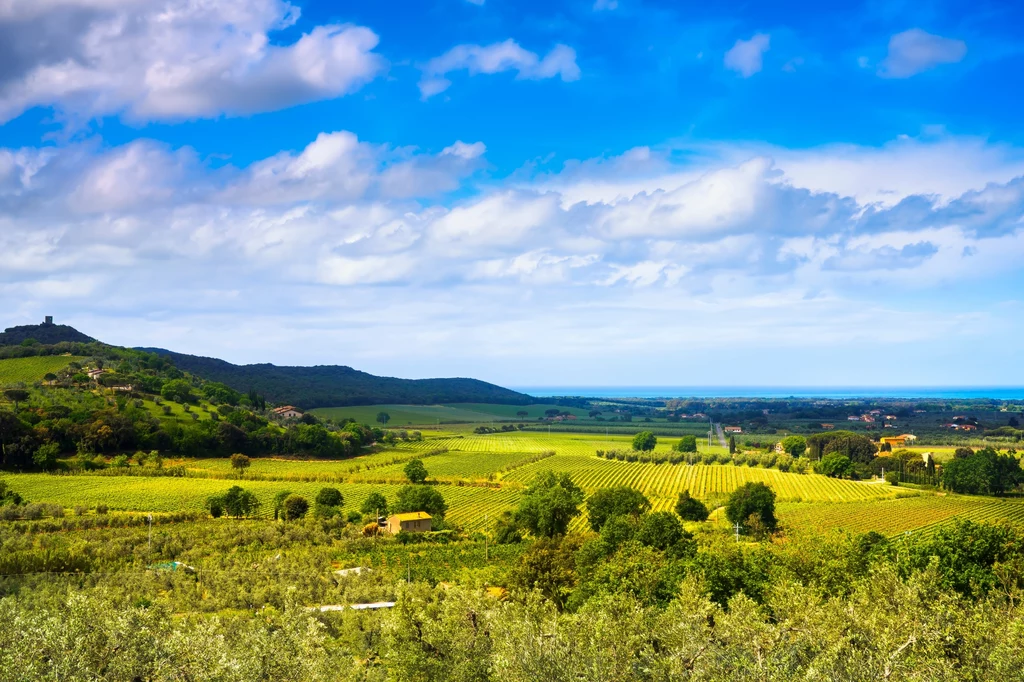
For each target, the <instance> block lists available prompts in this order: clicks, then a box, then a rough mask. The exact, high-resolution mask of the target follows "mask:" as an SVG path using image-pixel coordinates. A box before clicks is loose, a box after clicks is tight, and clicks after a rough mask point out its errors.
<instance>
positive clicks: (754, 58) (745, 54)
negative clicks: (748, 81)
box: [725, 33, 771, 78]
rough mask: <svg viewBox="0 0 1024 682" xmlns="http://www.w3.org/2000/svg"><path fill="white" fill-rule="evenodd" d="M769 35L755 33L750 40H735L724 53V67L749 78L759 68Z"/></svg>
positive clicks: (769, 39)
mask: <svg viewBox="0 0 1024 682" xmlns="http://www.w3.org/2000/svg"><path fill="white" fill-rule="evenodd" d="M770 43H771V36H769V35H768V34H767V33H755V34H754V35H753V37H751V38H750V40H737V41H736V44H735V45H733V46H732V48H730V49H729V51H728V52H726V53H725V68H727V69H729V70H730V71H735V72H736V73H738V74H740V75H741V76H743V77H744V78H750V77H751V76H753V75H754V74H755V73H757V72H758V71H760V70H761V67H762V59H763V57H764V53H765V52H767V51H768V47H769V45H770Z"/></svg>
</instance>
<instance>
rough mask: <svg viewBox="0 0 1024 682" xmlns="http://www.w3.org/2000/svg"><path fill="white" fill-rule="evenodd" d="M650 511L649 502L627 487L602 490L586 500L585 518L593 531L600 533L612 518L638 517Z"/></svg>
mask: <svg viewBox="0 0 1024 682" xmlns="http://www.w3.org/2000/svg"><path fill="white" fill-rule="evenodd" d="M650 509H651V502H650V500H648V499H647V497H645V496H644V494H643V493H641V492H640V491H639V490H637V489H635V488H630V487H627V486H618V487H615V488H602V489H600V490H598V491H597V492H595V493H594V494H593V495H591V496H590V498H589V499H587V517H588V520H589V522H590V527H591V528H592V529H593V530H595V531H600V530H601V527H602V526H604V524H605V522H606V521H608V519H611V518H612V517H615V516H633V517H640V516H641V515H643V514H646V513H647V512H648V511H649V510H650Z"/></svg>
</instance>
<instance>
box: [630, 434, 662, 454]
mask: <svg viewBox="0 0 1024 682" xmlns="http://www.w3.org/2000/svg"><path fill="white" fill-rule="evenodd" d="M657 444H658V439H657V438H656V437H655V435H654V434H653V433H651V432H650V431H641V432H640V433H638V434H636V435H635V436H633V449H634V450H638V451H640V452H649V451H651V450H653V449H654V447H655V446H656V445H657Z"/></svg>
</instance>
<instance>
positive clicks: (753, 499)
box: [725, 483, 778, 533]
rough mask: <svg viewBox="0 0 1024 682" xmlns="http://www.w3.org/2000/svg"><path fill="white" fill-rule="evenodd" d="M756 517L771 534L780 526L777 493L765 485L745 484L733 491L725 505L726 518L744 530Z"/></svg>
mask: <svg viewBox="0 0 1024 682" xmlns="http://www.w3.org/2000/svg"><path fill="white" fill-rule="evenodd" d="M751 516H753V517H755V518H756V519H757V520H758V521H759V522H760V524H761V525H762V526H763V527H764V528H765V529H766V530H767V531H768V532H769V533H770V532H774V531H775V528H776V527H777V526H778V520H777V519H776V518H775V491H774V490H772V489H771V488H769V487H768V486H767V485H765V484H764V483H744V484H743V485H741V486H740V487H739V488H736V490H734V491H733V493H732V495H730V496H729V501H728V502H726V504H725V517H726V518H727V519H729V522H730V523H739V524H741V525H742V526H743V527H744V528H746V527H747V526H748V525H749V520H750V517H751Z"/></svg>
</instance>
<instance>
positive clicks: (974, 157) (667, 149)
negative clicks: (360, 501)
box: [0, 0, 1024, 386]
mask: <svg viewBox="0 0 1024 682" xmlns="http://www.w3.org/2000/svg"><path fill="white" fill-rule="evenodd" d="M1021 26H1024V9H1022V8H1021V7H1020V5H1019V4H1017V3H1005V2H1004V3H998V2H971V3H966V2H962V3H954V2H850V3H806V2H779V3H706V2H705V3H675V2H634V1H632V0H597V1H596V2H595V1H594V0H589V1H586V0H584V1H582V2H544V3H526V2H516V3H509V2H501V1H499V0H483V1H482V2H470V1H468V0H448V1H446V2H413V1H409V2H387V1H383V0H382V1H379V2H369V3H337V2H297V1H296V2H283V1H280V0H222V1H220V2H214V1H209V2H197V1H195V0H159V1H148V0H11V1H10V2H7V3H5V4H3V5H0V248H2V249H3V253H4V257H3V259H0V292H2V295H0V314H2V319H3V320H4V321H6V322H8V323H9V324H18V323H26V322H33V321H36V320H37V319H41V318H42V316H43V315H45V314H52V315H55V316H56V317H57V318H58V320H61V321H65V322H68V323H70V324H74V325H76V326H78V327H79V328H81V329H82V330H83V331H86V332H88V333H91V334H94V335H96V336H98V337H100V338H102V339H104V340H106V341H109V342H111V343H120V344H127V345H147V346H148V345H158V346H165V347H169V348H173V349H175V350H179V351H183V352H192V353H199V354H204V355H212V356H217V357H223V358H225V359H228V360H232V361H235V362H264V361H269V362H275V363H278V364H326V363H331V364H334V363H338V364H349V365H352V366H355V367H358V368H361V369H366V370H368V371H373V372H376V373H382V374H389V375H397V376H410V377H422V376H452V375H457V376H476V377H480V378H483V379H488V380H492V381H496V382H499V383H505V384H512V385H571V384H576V385H686V384H691V385H713V384H732V385H758V384H762V385H804V386H807V385H830V384H839V385H901V384H902V385H950V384H1024V364H1022V363H1021V362H1019V360H1018V358H1019V351H1018V348H1019V341H1018V340H1019V339H1020V338H1021V334H1022V332H1024V329H1022V327H1024V323H1022V322H1021V320H1024V316H1022V312H1024V306H1022V301H1021V292H1022V291H1024V276H1022V274H1024V273H1022V270H1024V268H1022V266H1021V263H1022V262H1024V261H1022V256H1024V232H1022V227H1024V221H1022V214H1024V139H1021V138H1022V135H1024V132H1022V128H1021V126H1020V123H1019V121H1020V115H1019V112H1020V110H1021V100H1022V98H1024V94H1022V92H1021V89H1020V88H1019V87H1018V86H1017V85H1016V84H1017V83H1018V82H1019V81H1020V73H1021V72H1022V70H1024V36H1022V32H1021V29H1020V27H1021Z"/></svg>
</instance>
